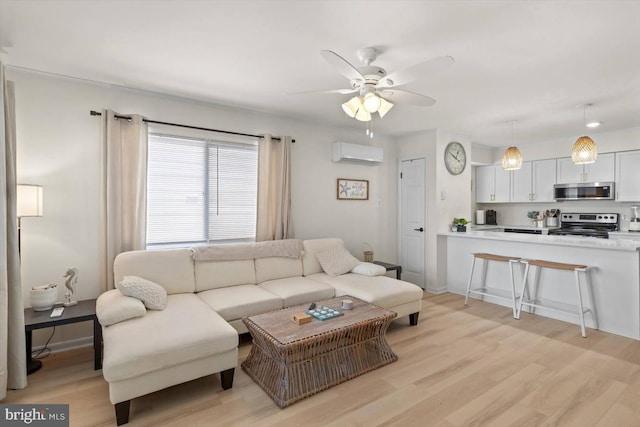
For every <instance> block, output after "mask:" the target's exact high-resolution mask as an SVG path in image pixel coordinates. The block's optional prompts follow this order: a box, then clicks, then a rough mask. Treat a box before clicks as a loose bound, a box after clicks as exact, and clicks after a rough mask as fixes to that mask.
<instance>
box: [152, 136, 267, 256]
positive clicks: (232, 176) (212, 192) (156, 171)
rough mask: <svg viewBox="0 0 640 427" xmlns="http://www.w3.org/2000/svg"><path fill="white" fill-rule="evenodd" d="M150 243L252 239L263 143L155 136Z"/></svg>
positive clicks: (195, 242) (253, 237)
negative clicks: (238, 142) (259, 163)
mask: <svg viewBox="0 0 640 427" xmlns="http://www.w3.org/2000/svg"><path fill="white" fill-rule="evenodd" d="M148 153H149V154H148V160H149V161H148V166H147V171H148V172H147V174H148V176H147V246H148V247H154V246H155V247H158V246H190V245H194V244H202V243H214V242H220V243H222V242H232V241H252V240H254V239H255V233H256V202H257V179H258V175H257V174H258V147H257V142H256V143H254V144H234V143H228V142H224V141H211V140H204V139H202V140H199V139H191V138H180V137H173V136H165V135H159V134H150V135H149V150H148Z"/></svg>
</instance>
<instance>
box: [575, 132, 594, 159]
mask: <svg viewBox="0 0 640 427" xmlns="http://www.w3.org/2000/svg"><path fill="white" fill-rule="evenodd" d="M597 158H598V147H597V146H596V143H595V142H594V141H593V139H591V138H589V137H588V136H581V137H580V138H578V140H577V141H576V143H575V144H573V149H572V150H571V161H573V163H574V164H576V165H585V164H588V163H594V162H595V161H596V159H597Z"/></svg>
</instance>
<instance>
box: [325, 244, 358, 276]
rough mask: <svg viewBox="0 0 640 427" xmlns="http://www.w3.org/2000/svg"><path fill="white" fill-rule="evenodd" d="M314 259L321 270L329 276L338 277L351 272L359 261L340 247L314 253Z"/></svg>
mask: <svg viewBox="0 0 640 427" xmlns="http://www.w3.org/2000/svg"><path fill="white" fill-rule="evenodd" d="M316 258H317V259H318V262H319V263H320V266H321V267H322V269H323V270H324V271H325V273H327V274H328V275H329V276H339V275H341V274H345V273H348V272H350V271H351V269H353V267H355V266H356V265H358V264H360V261H359V260H358V259H357V258H356V257H354V256H353V255H351V254H350V253H349V251H348V250H346V249H345V248H343V247H342V246H337V247H335V248H333V249H329V250H328V251H324V252H318V253H316Z"/></svg>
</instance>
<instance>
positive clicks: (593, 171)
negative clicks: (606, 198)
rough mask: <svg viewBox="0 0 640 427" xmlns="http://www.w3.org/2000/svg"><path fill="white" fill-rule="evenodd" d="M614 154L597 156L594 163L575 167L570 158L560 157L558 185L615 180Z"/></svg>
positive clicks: (558, 162)
mask: <svg viewBox="0 0 640 427" xmlns="http://www.w3.org/2000/svg"><path fill="white" fill-rule="evenodd" d="M615 163H616V161H615V154H614V153H605V154H598V159H597V160H596V161H595V162H594V163H589V164H586V165H576V164H574V163H573V162H572V161H571V157H562V158H560V159H558V161H557V170H558V184H572V183H576V182H610V181H614V179H615Z"/></svg>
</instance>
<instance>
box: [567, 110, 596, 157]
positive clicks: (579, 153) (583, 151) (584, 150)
mask: <svg viewBox="0 0 640 427" xmlns="http://www.w3.org/2000/svg"><path fill="white" fill-rule="evenodd" d="M590 106H591V104H587V105H585V106H584V110H583V116H582V119H583V120H582V121H583V124H584V125H585V127H586V125H587V107H590ZM597 158H598V147H597V146H596V143H595V142H593V139H591V138H589V137H588V136H586V135H585V136H581V137H580V138H578V140H577V141H576V142H575V144H573V149H572V150H571V160H572V161H573V163H574V164H576V165H585V164H587V163H593V162H595V161H596V159H597Z"/></svg>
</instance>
